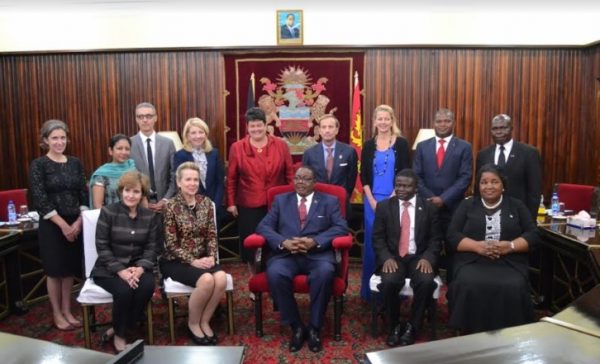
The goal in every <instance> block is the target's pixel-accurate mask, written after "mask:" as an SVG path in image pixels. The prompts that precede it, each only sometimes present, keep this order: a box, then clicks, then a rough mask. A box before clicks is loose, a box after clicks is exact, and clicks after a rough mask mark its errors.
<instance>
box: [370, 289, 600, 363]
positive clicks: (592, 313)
mask: <svg viewBox="0 0 600 364" xmlns="http://www.w3.org/2000/svg"><path fill="white" fill-rule="evenodd" d="M598 318H600V285H598V286H596V287H594V288H593V289H591V290H590V291H589V292H588V293H586V294H585V295H583V296H581V297H580V298H579V299H577V300H576V301H575V302H573V303H572V304H571V305H569V307H568V308H567V309H565V310H563V311H562V312H560V313H559V314H557V315H555V316H553V317H551V318H543V319H542V321H541V322H537V323H534V324H529V325H522V326H516V327H511V328H506V329H502V330H496V331H488V332H483V333H478V334H473V335H466V336H461V337H455V338H452V339H446V340H440V341H430V342H428V343H424V344H416V345H410V346H405V347H399V348H394V349H388V350H381V351H376V352H371V353H367V360H368V362H370V363H373V364H387V363H411V364H416V363H423V364H429V363H461V364H470V363H473V364H479V363H491V364H493V363H502V364H504V363H590V364H592V363H594V364H596V363H598V362H599V358H600V321H599V320H598Z"/></svg>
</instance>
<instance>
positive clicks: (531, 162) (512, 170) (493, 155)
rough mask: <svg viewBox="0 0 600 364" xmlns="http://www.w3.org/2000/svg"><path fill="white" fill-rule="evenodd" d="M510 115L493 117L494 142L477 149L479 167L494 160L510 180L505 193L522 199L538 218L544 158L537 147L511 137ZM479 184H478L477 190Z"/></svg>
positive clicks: (533, 216) (492, 162) (534, 216)
mask: <svg viewBox="0 0 600 364" xmlns="http://www.w3.org/2000/svg"><path fill="white" fill-rule="evenodd" d="M512 131H513V123H512V119H511V118H510V116H508V115H506V114H499V115H496V116H494V118H493V119H492V139H494V144H493V145H490V146H489V147H487V148H485V149H482V150H480V151H479V153H477V161H476V168H475V169H476V171H479V168H481V167H482V166H483V165H484V164H495V165H497V166H498V168H499V169H500V170H501V172H502V174H504V176H506V179H507V181H508V183H507V186H505V188H506V194H507V195H508V196H511V197H514V198H517V199H519V200H521V201H522V202H523V203H524V204H525V206H527V210H529V212H530V213H531V216H532V218H533V219H534V220H535V219H536V217H537V209H538V206H539V204H540V196H541V195H542V161H541V157H540V153H539V152H538V150H537V149H536V148H534V147H532V146H530V145H527V144H524V143H519V142H517V141H516V140H514V139H513V137H512ZM478 190H479V186H478V185H477V184H475V191H476V192H477V191H478Z"/></svg>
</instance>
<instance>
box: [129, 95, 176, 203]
mask: <svg viewBox="0 0 600 364" xmlns="http://www.w3.org/2000/svg"><path fill="white" fill-rule="evenodd" d="M135 119H136V121H137V124H138V127H139V132H138V133H137V134H136V135H134V136H132V137H131V158H132V159H133V160H134V161H135V166H136V168H137V169H138V170H139V171H140V172H142V173H144V174H146V175H147V176H148V177H149V178H150V185H151V186H150V187H151V191H150V195H149V196H148V207H149V208H150V209H152V210H154V211H155V212H160V211H161V210H162V207H163V205H164V204H165V202H166V200H167V199H169V198H171V197H173V195H175V184H174V183H173V181H172V177H171V163H172V162H173V155H174V154H175V146H174V145H173V141H171V139H169V138H166V137H163V136H161V135H158V134H157V133H156V131H154V124H156V108H155V107H154V105H152V104H151V103H149V102H142V103H140V104H139V105H137V106H136V108H135Z"/></svg>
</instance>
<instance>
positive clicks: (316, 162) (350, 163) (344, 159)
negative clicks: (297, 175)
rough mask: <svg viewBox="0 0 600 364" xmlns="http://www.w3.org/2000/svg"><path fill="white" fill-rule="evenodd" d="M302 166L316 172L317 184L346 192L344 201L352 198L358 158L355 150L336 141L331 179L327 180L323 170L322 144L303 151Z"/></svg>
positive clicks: (323, 154)
mask: <svg viewBox="0 0 600 364" xmlns="http://www.w3.org/2000/svg"><path fill="white" fill-rule="evenodd" d="M302 164H303V165H305V166H310V167H312V168H314V170H315V171H316V172H317V182H323V183H329V184H332V185H338V186H341V187H343V188H344V189H345V190H346V199H349V198H350V196H352V191H353V190H354V186H355V185H356V176H357V175H358V156H357V154H356V150H354V148H352V147H351V146H350V145H348V144H346V143H341V142H339V141H336V143H335V152H334V155H333V170H332V171H331V178H329V179H328V178H327V170H326V169H325V152H324V147H323V143H319V144H316V145H313V146H312V147H310V148H308V149H307V150H306V151H304V155H303V156H302Z"/></svg>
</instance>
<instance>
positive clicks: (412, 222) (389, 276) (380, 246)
mask: <svg viewBox="0 0 600 364" xmlns="http://www.w3.org/2000/svg"><path fill="white" fill-rule="evenodd" d="M417 183H418V177H417V176H416V174H415V173H414V172H413V171H412V170H410V169H403V170H401V171H400V172H398V174H397V175H396V178H395V180H394V191H395V196H394V197H391V198H389V199H387V200H384V201H382V202H380V203H378V204H377V208H376V210H375V222H374V224H373V248H374V249H375V261H376V270H375V272H376V273H377V274H379V275H381V284H380V285H379V287H378V288H379V291H380V292H382V295H383V301H384V305H385V309H386V314H387V318H388V323H389V325H390V326H389V329H390V334H389V336H388V338H387V340H386V343H387V344H388V345H389V346H396V345H398V344H400V345H410V344H413V343H414V342H415V338H416V336H417V332H418V331H419V329H420V327H421V324H422V321H423V314H424V312H425V308H426V307H428V306H429V303H430V302H431V301H430V300H431V299H432V295H433V291H434V290H435V288H436V283H435V282H434V280H433V279H434V278H435V270H436V265H437V261H438V257H439V253H440V247H441V239H442V236H441V233H440V229H439V224H438V213H437V208H436V207H435V206H434V204H433V203H431V202H430V201H427V200H425V199H423V198H421V197H420V196H417V194H416V193H417ZM406 278H410V285H411V287H412V289H413V292H414V296H413V302H412V306H411V313H410V318H409V320H408V323H407V324H406V325H405V327H404V328H403V327H402V325H400V324H399V323H398V318H399V310H400V299H399V293H400V291H401V290H402V287H404V282H405V279H406Z"/></svg>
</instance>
